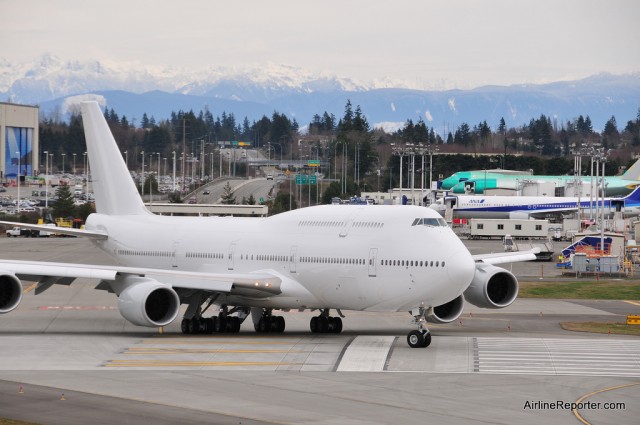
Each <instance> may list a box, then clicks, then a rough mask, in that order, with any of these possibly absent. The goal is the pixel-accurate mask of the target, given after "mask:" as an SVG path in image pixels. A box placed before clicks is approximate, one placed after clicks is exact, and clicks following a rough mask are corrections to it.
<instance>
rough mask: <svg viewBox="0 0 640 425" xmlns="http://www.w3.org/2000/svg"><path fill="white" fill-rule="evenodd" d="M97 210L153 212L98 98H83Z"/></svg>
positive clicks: (134, 213) (104, 212) (100, 211)
mask: <svg viewBox="0 0 640 425" xmlns="http://www.w3.org/2000/svg"><path fill="white" fill-rule="evenodd" d="M82 123H83V125H84V135H85V138H86V139H87V153H88V154H89V164H90V166H91V177H92V179H91V180H92V181H91V183H92V185H93V192H94V194H95V197H96V211H97V212H98V213H99V214H107V215H140V214H150V212H149V211H148V210H147V209H146V208H145V206H144V204H143V203H142V199H140V195H139V194H138V190H137V189H136V185H135V183H134V182H133V180H132V179H131V174H130V173H129V170H127V166H126V165H125V163H124V160H123V159H122V154H121V153H120V151H119V149H118V145H117V144H116V141H115V139H114V138H113V135H112V134H111V130H109V126H108V125H107V121H106V120H105V119H104V115H103V114H102V111H101V110H100V107H99V106H98V103H96V102H82Z"/></svg>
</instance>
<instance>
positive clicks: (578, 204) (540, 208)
mask: <svg viewBox="0 0 640 425" xmlns="http://www.w3.org/2000/svg"><path fill="white" fill-rule="evenodd" d="M450 198H453V199H455V205H454V207H453V209H454V216H455V217H457V218H518V216H522V217H523V218H524V216H528V215H540V214H551V213H570V212H572V211H575V212H577V211H578V210H581V211H582V213H583V214H587V215H588V214H589V211H590V210H592V211H594V212H595V211H596V207H597V208H598V209H600V208H602V205H603V201H602V200H599V201H598V202H596V201H595V200H593V201H591V200H590V199H589V198H588V197H587V198H584V197H583V198H574V197H545V196H474V195H459V196H454V197H450ZM616 201H617V202H621V203H623V206H622V207H621V208H620V212H621V213H622V214H623V215H624V216H626V217H628V216H637V215H638V214H639V213H640V204H639V203H638V202H636V201H632V200H627V201H625V200H624V199H623V198H620V199H617V200H616ZM614 211H615V207H614V206H613V205H612V203H611V199H605V200H604V214H605V216H606V217H611V216H612V215H613V213H614Z"/></svg>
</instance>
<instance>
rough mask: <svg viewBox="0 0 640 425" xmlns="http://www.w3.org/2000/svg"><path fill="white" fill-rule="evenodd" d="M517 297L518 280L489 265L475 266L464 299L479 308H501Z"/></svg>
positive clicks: (509, 273)
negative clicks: (474, 271)
mask: <svg viewBox="0 0 640 425" xmlns="http://www.w3.org/2000/svg"><path fill="white" fill-rule="evenodd" d="M517 296H518V279H516V277H515V276H514V275H513V274H512V273H511V272H509V271H507V270H505V269H503V268H500V267H496V266H493V265H491V264H476V273H475V275H474V276H473V280H472V281H471V285H469V287H468V288H467V289H466V290H465V291H464V297H465V299H466V300H467V301H469V302H470V303H471V304H473V305H475V306H476V307H481V308H503V307H507V306H508V305H510V304H511V303H512V302H513V301H515V299H516V297H517Z"/></svg>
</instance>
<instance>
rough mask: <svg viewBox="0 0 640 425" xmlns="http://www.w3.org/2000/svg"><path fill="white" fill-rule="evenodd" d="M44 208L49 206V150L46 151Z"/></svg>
mask: <svg viewBox="0 0 640 425" xmlns="http://www.w3.org/2000/svg"><path fill="white" fill-rule="evenodd" d="M44 193H45V195H44V209H45V210H46V209H48V208H49V151H44Z"/></svg>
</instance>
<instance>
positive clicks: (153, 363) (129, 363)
mask: <svg viewBox="0 0 640 425" xmlns="http://www.w3.org/2000/svg"><path fill="white" fill-rule="evenodd" d="M301 364H302V363H283V362H207V361H166V360H110V361H109V362H107V363H106V364H105V365H104V367H203V366H216V367H220V366H222V367H229V366H243V367H246V366H295V365H301Z"/></svg>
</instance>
